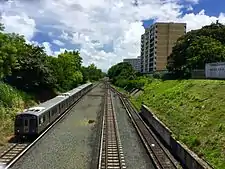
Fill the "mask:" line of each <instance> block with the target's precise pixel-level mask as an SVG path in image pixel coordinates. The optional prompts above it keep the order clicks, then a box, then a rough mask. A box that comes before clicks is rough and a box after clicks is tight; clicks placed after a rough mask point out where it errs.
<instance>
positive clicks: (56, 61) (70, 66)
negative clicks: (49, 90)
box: [48, 51, 83, 91]
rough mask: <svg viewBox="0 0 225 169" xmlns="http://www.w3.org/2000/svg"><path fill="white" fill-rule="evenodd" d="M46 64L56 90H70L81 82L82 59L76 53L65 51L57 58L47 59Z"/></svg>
mask: <svg viewBox="0 0 225 169" xmlns="http://www.w3.org/2000/svg"><path fill="white" fill-rule="evenodd" d="M48 63H49V65H50V70H51V72H52V74H53V75H54V77H55V80H56V83H55V84H56V88H57V89H59V90H63V91H66V90H70V89H71V88H74V87H76V86H77V85H78V84H79V83H81V82H82V81H83V75H82V73H81V63H82V58H81V57H80V55H79V53H78V52H77V51H72V52H68V51H65V52H64V53H62V54H60V55H59V56H58V58H54V57H48Z"/></svg>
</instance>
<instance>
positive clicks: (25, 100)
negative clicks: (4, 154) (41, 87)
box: [0, 82, 35, 146]
mask: <svg viewBox="0 0 225 169" xmlns="http://www.w3.org/2000/svg"><path fill="white" fill-rule="evenodd" d="M34 104H35V102H34V101H32V98H31V97H30V96H28V95H27V94H25V93H23V92H20V91H18V90H16V89H14V88H12V87H11V86H9V85H6V84H4V83H1V82H0V133H1V134H0V146H1V145H4V143H6V142H7V139H9V137H10V136H12V135H13V118H14V116H15V114H16V112H19V111H21V110H23V109H24V108H25V107H29V106H30V105H34Z"/></svg>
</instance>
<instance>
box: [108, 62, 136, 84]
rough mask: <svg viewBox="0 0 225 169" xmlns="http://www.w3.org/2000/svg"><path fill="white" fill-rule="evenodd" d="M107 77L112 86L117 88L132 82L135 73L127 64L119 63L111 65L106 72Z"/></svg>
mask: <svg viewBox="0 0 225 169" xmlns="http://www.w3.org/2000/svg"><path fill="white" fill-rule="evenodd" d="M108 77H109V78H110V79H111V80H112V83H113V84H116V85H117V86H119V87H125V86H126V85H127V84H128V83H130V82H128V81H129V80H134V79H135V78H136V77H137V76H136V72H135V70H134V69H133V67H132V66H131V65H130V64H129V63H125V62H121V63H118V64H116V65H113V66H112V67H111V68H110V69H109V70H108Z"/></svg>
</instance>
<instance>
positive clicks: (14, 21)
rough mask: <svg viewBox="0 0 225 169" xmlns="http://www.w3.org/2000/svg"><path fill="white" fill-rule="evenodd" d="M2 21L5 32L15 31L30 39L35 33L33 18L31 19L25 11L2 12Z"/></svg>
mask: <svg viewBox="0 0 225 169" xmlns="http://www.w3.org/2000/svg"><path fill="white" fill-rule="evenodd" d="M2 22H3V23H4V26H5V31H6V32H17V33H19V34H22V35H24V36H25V37H26V39H27V40H30V39H31V38H32V37H33V36H34V33H35V26H36V24H35V20H34V19H31V18H30V17H29V16H28V15H27V14H26V13H21V14H17V15H10V14H9V13H5V12H3V13H2Z"/></svg>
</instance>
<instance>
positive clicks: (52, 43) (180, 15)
mask: <svg viewBox="0 0 225 169" xmlns="http://www.w3.org/2000/svg"><path fill="white" fill-rule="evenodd" d="M224 5H225V1H224V2H223V0H8V1H6V0H0V12H1V20H2V21H1V22H3V23H4V25H5V28H6V29H5V31H7V32H16V33H19V34H23V35H24V36H25V37H26V40H27V41H28V42H33V43H38V44H40V45H43V46H44V47H45V49H46V52H47V53H48V54H49V55H54V56H56V55H57V54H59V53H60V52H63V51H64V50H65V49H68V50H71V49H78V50H79V51H80V54H81V56H82V58H83V63H84V65H89V64H90V63H95V64H96V65H97V66H98V67H99V68H101V69H103V70H104V71H106V70H107V69H108V68H109V67H110V66H111V65H112V64H115V63H118V62H120V61H122V60H123V59H124V58H133V57H137V56H138V55H139V53H140V37H141V34H142V33H143V32H144V27H148V26H149V25H151V24H152V23H153V22H156V21H179V22H186V23H187V29H188V30H191V29H198V28H201V27H202V26H203V25H206V24H210V23H211V22H215V21H216V20H217V19H219V21H220V22H222V23H225V15H224V13H223V12H225V9H224V8H223V7H224Z"/></svg>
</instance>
